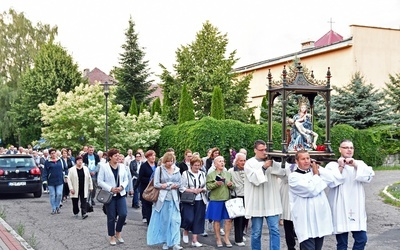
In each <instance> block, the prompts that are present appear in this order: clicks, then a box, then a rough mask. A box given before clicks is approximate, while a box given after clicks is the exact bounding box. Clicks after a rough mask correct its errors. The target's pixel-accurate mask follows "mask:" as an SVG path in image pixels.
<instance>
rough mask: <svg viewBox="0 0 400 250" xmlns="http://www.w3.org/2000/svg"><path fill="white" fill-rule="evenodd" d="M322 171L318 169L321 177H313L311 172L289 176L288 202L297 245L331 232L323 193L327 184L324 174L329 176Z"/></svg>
mask: <svg viewBox="0 0 400 250" xmlns="http://www.w3.org/2000/svg"><path fill="white" fill-rule="evenodd" d="M324 170H325V169H323V168H321V167H320V168H319V171H320V174H321V176H319V175H314V174H313V173H312V171H310V172H308V173H306V174H301V173H297V172H293V173H291V174H290V175H289V202H290V208H291V214H292V221H293V225H294V229H295V231H296V235H297V239H298V240H299V243H300V242H303V241H305V240H307V239H309V238H317V237H324V236H326V235H330V234H332V232H333V224H332V215H331V209H330V207H329V202H328V199H327V197H326V194H325V191H324V189H325V188H326V187H327V184H326V182H325V181H324V179H325V176H324V177H323V175H324V174H327V175H329V172H326V171H324ZM327 178H328V179H329V177H328V176H327Z"/></svg>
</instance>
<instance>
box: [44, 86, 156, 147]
mask: <svg viewBox="0 0 400 250" xmlns="http://www.w3.org/2000/svg"><path fill="white" fill-rule="evenodd" d="M113 98H114V94H113V91H110V94H109V97H108V138H109V139H108V148H113V147H115V148H118V149H120V150H121V151H122V152H125V151H126V150H127V149H128V148H139V147H140V148H148V147H150V146H151V145H153V144H154V143H155V142H156V141H157V140H158V138H159V137H160V130H161V127H162V125H163V124H162V120H161V117H160V116H159V115H158V114H154V115H153V116H151V115H150V113H149V112H147V111H145V112H143V113H141V114H139V116H132V115H130V114H128V115H125V114H124V113H123V112H121V108H122V106H121V105H115V104H113V103H112V102H111V100H112V99H113ZM39 108H40V111H41V114H42V121H43V123H44V124H45V127H43V128H42V137H43V138H45V139H46V140H47V141H48V142H49V143H50V145H51V146H52V147H56V148H61V147H71V148H72V149H74V150H78V149H80V148H82V146H83V145H93V146H94V147H95V148H96V149H97V150H104V149H105V141H106V139H105V137H106V135H105V134H106V132H105V129H106V127H105V121H106V110H105V109H106V108H105V97H104V93H103V89H102V87H101V86H99V85H84V84H81V85H79V86H77V87H75V89H74V91H71V92H68V93H64V92H61V91H58V96H57V101H56V102H55V103H54V105H51V106H49V105H46V104H44V103H42V104H39Z"/></svg>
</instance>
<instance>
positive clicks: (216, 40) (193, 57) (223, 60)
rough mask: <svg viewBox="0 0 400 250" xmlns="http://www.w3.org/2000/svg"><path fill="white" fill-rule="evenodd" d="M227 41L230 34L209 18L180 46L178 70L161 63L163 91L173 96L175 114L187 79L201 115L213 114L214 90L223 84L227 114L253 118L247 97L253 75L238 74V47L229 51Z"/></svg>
mask: <svg viewBox="0 0 400 250" xmlns="http://www.w3.org/2000/svg"><path fill="white" fill-rule="evenodd" d="M227 45H228V39H227V35H226V34H224V35H223V34H221V33H220V31H218V29H217V28H216V27H214V26H213V25H211V24H210V22H208V21H207V22H206V23H204V24H203V28H202V30H201V31H199V32H198V33H197V34H196V39H195V41H194V42H192V43H191V44H189V45H187V46H181V47H180V48H179V49H178V50H177V52H176V60H177V63H176V64H174V70H175V73H171V72H168V71H167V70H166V68H165V67H164V66H162V65H161V66H162V68H163V74H162V75H161V80H162V81H163V91H164V92H163V93H164V98H169V100H170V102H171V106H170V107H171V109H172V112H171V113H170V115H171V116H172V115H173V114H176V113H177V111H178V106H179V105H177V104H178V103H179V101H180V97H179V96H180V92H181V89H182V86H183V84H184V83H186V84H187V88H188V93H189V95H190V96H192V99H193V103H194V106H195V114H196V117H197V118H202V117H204V116H209V115H210V113H211V93H212V91H213V88H214V86H219V87H220V88H221V90H222V93H223V94H224V95H223V97H224V103H225V105H226V109H225V112H226V118H230V119H236V120H240V121H246V122H247V121H248V120H249V118H250V114H251V113H252V110H251V109H249V108H247V105H246V98H247V94H248V90H249V83H250V80H251V78H252V75H251V74H250V75H246V76H244V77H238V74H237V73H234V72H233V66H234V64H235V63H236V62H237V60H238V59H237V58H236V51H233V52H231V53H229V54H228V53H227ZM226 55H228V56H226ZM171 119H173V118H172V117H171Z"/></svg>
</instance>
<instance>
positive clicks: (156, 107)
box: [150, 97, 162, 115]
mask: <svg viewBox="0 0 400 250" xmlns="http://www.w3.org/2000/svg"><path fill="white" fill-rule="evenodd" d="M155 113H158V114H159V115H161V113H162V111H161V101H160V97H157V98H156V99H155V100H154V101H153V103H152V105H151V112H150V114H151V115H154V114H155Z"/></svg>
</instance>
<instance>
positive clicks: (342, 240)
mask: <svg viewBox="0 0 400 250" xmlns="http://www.w3.org/2000/svg"><path fill="white" fill-rule="evenodd" d="M351 233H352V234H353V238H354V245H353V248H352V249H353V250H363V249H365V244H367V240H368V238H367V232H366V231H351ZM348 241H349V233H348V232H346V233H341V234H336V242H337V243H336V247H337V250H347V245H348Z"/></svg>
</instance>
